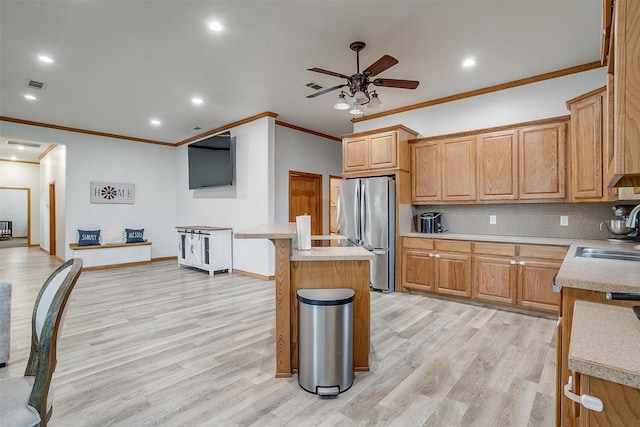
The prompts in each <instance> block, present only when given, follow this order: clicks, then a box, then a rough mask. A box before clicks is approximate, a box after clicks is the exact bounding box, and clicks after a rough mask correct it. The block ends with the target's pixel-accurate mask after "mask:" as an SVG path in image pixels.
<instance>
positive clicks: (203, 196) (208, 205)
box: [174, 117, 275, 276]
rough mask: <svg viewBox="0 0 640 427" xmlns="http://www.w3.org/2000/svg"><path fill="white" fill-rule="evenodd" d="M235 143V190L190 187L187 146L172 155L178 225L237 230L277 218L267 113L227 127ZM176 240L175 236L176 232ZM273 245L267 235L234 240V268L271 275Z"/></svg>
mask: <svg viewBox="0 0 640 427" xmlns="http://www.w3.org/2000/svg"><path fill="white" fill-rule="evenodd" d="M229 130H230V132H231V136H233V137H235V141H236V173H235V175H236V183H235V191H229V190H228V189H225V188H219V189H216V188H214V189H202V190H189V176H188V159H187V145H182V146H180V147H178V148H177V149H174V150H175V151H176V153H175V165H174V167H175V170H176V174H175V183H176V193H177V198H176V209H177V214H176V215H177V222H176V223H175V225H176V226H189V225H206V226H212V227H230V228H232V229H233V230H234V231H241V230H245V229H247V228H251V227H254V226H256V225H260V224H265V223H269V222H274V221H275V204H274V195H275V186H274V169H275V167H274V141H275V120H274V119H273V118H272V117H265V118H261V119H258V120H255V121H252V122H250V123H247V124H244V125H241V126H238V127H236V128H232V129H229ZM174 238H175V239H176V242H177V235H176V236H174ZM274 266H275V261H274V251H273V244H272V243H271V242H269V241H268V240H265V239H259V240H245V239H233V268H234V269H237V270H243V271H248V272H252V273H255V274H260V275H264V276H270V275H273V274H274Z"/></svg>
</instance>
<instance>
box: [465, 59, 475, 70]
mask: <svg viewBox="0 0 640 427" xmlns="http://www.w3.org/2000/svg"><path fill="white" fill-rule="evenodd" d="M474 65H476V60H475V59H473V58H467V59H465V60H464V61H462V66H463V67H465V68H469V67H473V66H474Z"/></svg>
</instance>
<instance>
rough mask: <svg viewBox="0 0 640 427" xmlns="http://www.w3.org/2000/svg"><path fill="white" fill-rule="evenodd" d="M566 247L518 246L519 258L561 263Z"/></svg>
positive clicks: (565, 253)
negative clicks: (549, 260)
mask: <svg viewBox="0 0 640 427" xmlns="http://www.w3.org/2000/svg"><path fill="white" fill-rule="evenodd" d="M567 249H569V248H568V247H567V246H544V245H520V253H519V254H518V256H519V258H540V259H551V260H554V261H562V260H563V259H564V257H565V255H567Z"/></svg>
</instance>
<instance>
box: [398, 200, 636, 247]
mask: <svg viewBox="0 0 640 427" xmlns="http://www.w3.org/2000/svg"><path fill="white" fill-rule="evenodd" d="M616 204H624V203H623V202H618V203H614V202H606V203H545V204H496V205H446V206H442V205H433V206H411V205H400V220H401V222H400V224H401V225H400V231H401V232H409V231H416V229H415V217H416V216H417V215H420V214H421V213H423V212H441V213H442V223H443V226H444V228H445V229H446V230H449V232H451V233H463V234H467V233H469V234H498V235H507V236H534V237H566V238H574V239H606V238H607V237H612V236H611V235H610V234H609V232H608V231H606V229H605V230H604V231H600V223H601V222H602V221H604V220H606V219H617V217H616V216H614V215H613V211H612V209H611V207H612V206H614V205H616ZM631 204H633V202H632V203H631ZM491 216H495V224H490V218H491ZM561 217H566V219H567V220H568V226H561V225H560V222H561Z"/></svg>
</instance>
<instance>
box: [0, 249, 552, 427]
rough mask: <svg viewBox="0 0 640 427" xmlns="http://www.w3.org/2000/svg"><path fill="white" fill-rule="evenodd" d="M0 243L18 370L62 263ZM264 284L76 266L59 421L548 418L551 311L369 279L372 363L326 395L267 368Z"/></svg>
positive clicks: (270, 337)
mask: <svg viewBox="0 0 640 427" xmlns="http://www.w3.org/2000/svg"><path fill="white" fill-rule="evenodd" d="M57 265H58V263H57V262H56V261H55V260H52V258H51V257H49V256H48V255H47V254H45V253H43V252H42V251H39V250H38V249H34V248H10V249H1V250H0V279H2V280H9V281H12V282H13V297H12V320H11V321H12V325H11V333H12V336H11V359H10V361H9V365H8V366H7V367H6V368H2V369H0V378H4V377H7V376H13V375H22V374H23V371H24V367H25V365H26V359H27V356H28V349H29V339H30V318H31V310H32V307H33V301H34V299H35V296H36V294H37V291H38V289H39V288H40V286H41V285H42V283H43V282H44V279H45V278H46V277H47V276H48V275H49V274H50V272H51V271H53V269H54V268H55V266H57ZM274 322H275V320H274V283H273V282H266V281H260V280H256V279H252V278H248V277H245V276H241V275H236V274H224V275H216V276H215V277H213V278H211V277H209V276H208V275H207V273H206V272H203V271H199V270H194V269H189V268H178V266H177V265H176V263H175V262H171V261H165V262H157V263H152V264H149V265H143V266H137V267H129V268H120V269H112V270H102V271H87V272H83V273H82V274H81V276H80V279H79V281H78V284H77V285H76V288H75V290H74V292H73V294H72V296H71V300H70V303H69V306H68V311H67V317H66V325H65V327H64V329H63V333H62V338H61V342H60V347H59V349H58V367H57V370H56V373H55V376H54V380H53V386H54V388H55V403H54V411H53V417H52V419H51V422H50V425H51V426H53V427H57V426H73V427H76V426H220V425H224V426H236V425H238V426H247V425H256V426H264V425H274V426H278V425H295V426H335V425H340V426H370V425H371V426H377V425H380V426H387V425H390V426H414V425H415V426H422V425H424V426H457V425H462V426H481V427H483V426H552V425H554V396H555V390H554V383H555V336H554V330H555V321H554V320H549V319H543V318H537V317H532V316H527V315H523V314H517V313H510V312H505V311H499V310H493V309H488V308H483V307H478V306H473V305H467V304H463V303H459V302H452V301H445V300H440V299H435V298H428V297H425V296H422V295H410V294H391V295H383V294H380V293H372V294H371V332H372V335H371V358H370V360H371V372H364V373H358V374H357V375H356V378H355V380H354V384H353V387H352V388H351V389H350V390H348V391H346V392H345V393H343V394H341V395H340V396H339V397H337V398H329V399H327V398H319V397H317V396H315V395H312V394H309V393H307V392H305V391H304V390H302V389H301V388H300V387H299V385H298V384H297V378H296V377H295V376H294V377H292V378H289V379H276V378H274V372H275V358H274V352H275V344H274Z"/></svg>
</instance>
